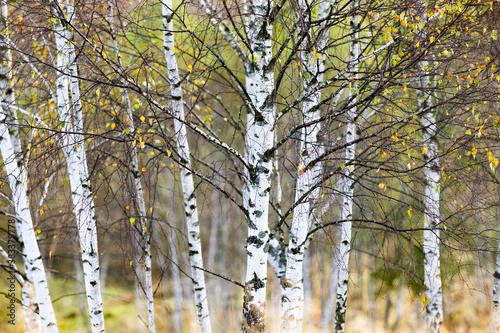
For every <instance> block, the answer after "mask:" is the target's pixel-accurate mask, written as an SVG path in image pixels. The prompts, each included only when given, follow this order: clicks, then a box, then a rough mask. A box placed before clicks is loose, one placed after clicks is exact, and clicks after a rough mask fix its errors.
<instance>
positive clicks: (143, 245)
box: [108, 1, 156, 333]
mask: <svg viewBox="0 0 500 333" xmlns="http://www.w3.org/2000/svg"><path fill="white" fill-rule="evenodd" d="M108 5H109V11H110V13H109V25H110V31H111V38H112V40H113V49H114V51H115V55H116V61H117V62H118V65H119V67H120V70H122V71H123V70H124V68H123V63H122V60H121V52H120V47H119V45H118V40H117V38H116V31H115V27H114V16H115V10H114V5H113V3H112V1H108ZM122 84H123V86H127V80H126V79H125V78H122ZM123 100H124V101H125V107H126V110H127V117H128V121H129V122H128V129H129V130H130V133H131V134H132V135H135V133H136V131H135V125H134V115H133V111H132V105H131V102H130V96H129V93H128V90H127V89H126V88H125V89H123ZM129 149H130V171H131V173H132V176H133V184H134V189H133V193H132V198H133V202H134V207H135V209H134V211H135V213H136V217H137V218H135V219H134V220H135V222H133V223H132V226H133V229H134V232H135V235H134V239H135V245H136V251H137V253H136V258H135V260H134V261H135V262H134V265H133V267H134V271H135V278H134V283H135V292H136V296H135V298H136V301H137V302H138V303H137V304H136V308H137V314H138V316H139V317H141V316H143V313H144V312H145V310H144V308H146V309H147V317H148V329H149V332H150V333H155V332H156V325H155V317H154V296H153V276H152V271H151V240H150V233H151V232H150V231H149V228H150V226H151V224H150V223H148V220H147V211H146V202H145V200H144V194H143V192H144V191H143V186H142V171H141V170H140V166H139V157H138V153H137V146H136V145H135V144H131V145H130V146H129ZM134 223H137V224H134ZM138 293H139V294H138ZM143 325H144V324H143V322H142V320H140V321H139V327H142V326H143ZM139 332H142V329H140V330H139Z"/></svg>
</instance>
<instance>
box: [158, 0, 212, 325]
mask: <svg viewBox="0 0 500 333" xmlns="http://www.w3.org/2000/svg"><path fill="white" fill-rule="evenodd" d="M172 8H173V7H172V0H166V1H163V2H162V13H163V43H164V45H163V48H164V53H165V59H166V62H167V69H168V79H169V80H170V85H171V90H170V94H171V96H172V111H173V113H174V114H175V116H176V119H175V120H174V128H175V133H176V144H177V153H178V155H179V158H180V161H181V163H182V165H183V166H182V167H180V174H181V184H182V194H183V198H184V212H185V215H186V225H187V231H188V246H189V261H190V264H191V278H192V281H193V291H194V298H195V305H196V312H197V317H198V323H199V325H200V331H201V332H211V331H212V329H211V324H210V316H209V311H208V302H207V291H206V288H205V276H204V273H203V271H202V270H200V269H197V268H196V267H200V268H203V258H202V254H201V240H200V227H199V220H198V210H197V202H196V196H195V193H194V184H193V175H192V173H191V171H190V169H191V156H190V149H189V142H188V140H187V131H186V126H185V124H184V119H185V115H184V105H183V97H182V87H181V79H180V76H179V70H178V67H177V59H176V56H175V54H174V46H175V44H174V26H173V20H172V19H173V15H174V12H173V10H172Z"/></svg>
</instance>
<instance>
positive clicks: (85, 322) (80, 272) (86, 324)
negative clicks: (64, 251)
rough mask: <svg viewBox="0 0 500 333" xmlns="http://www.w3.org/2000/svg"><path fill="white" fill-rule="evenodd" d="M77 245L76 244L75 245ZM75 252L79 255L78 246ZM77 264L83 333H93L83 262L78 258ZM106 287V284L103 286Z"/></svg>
mask: <svg viewBox="0 0 500 333" xmlns="http://www.w3.org/2000/svg"><path fill="white" fill-rule="evenodd" d="M75 245H76V244H75ZM75 251H76V253H78V246H75ZM74 264H75V273H76V274H75V279H76V283H77V285H78V293H79V295H78V307H79V309H80V314H81V316H82V318H83V331H85V332H91V330H90V325H89V318H88V317H87V312H86V306H85V304H86V300H85V279H84V277H83V270H82V262H81V261H80V258H79V257H76V258H75V260H74ZM103 286H104V284H103Z"/></svg>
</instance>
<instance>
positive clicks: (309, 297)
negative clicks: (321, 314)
mask: <svg viewBox="0 0 500 333" xmlns="http://www.w3.org/2000/svg"><path fill="white" fill-rule="evenodd" d="M303 268H304V269H303V276H304V316H305V318H306V324H307V326H310V327H312V325H313V322H312V318H311V306H312V301H313V291H312V284H311V278H312V270H311V252H310V251H309V248H307V249H306V250H305V253H304V266H303Z"/></svg>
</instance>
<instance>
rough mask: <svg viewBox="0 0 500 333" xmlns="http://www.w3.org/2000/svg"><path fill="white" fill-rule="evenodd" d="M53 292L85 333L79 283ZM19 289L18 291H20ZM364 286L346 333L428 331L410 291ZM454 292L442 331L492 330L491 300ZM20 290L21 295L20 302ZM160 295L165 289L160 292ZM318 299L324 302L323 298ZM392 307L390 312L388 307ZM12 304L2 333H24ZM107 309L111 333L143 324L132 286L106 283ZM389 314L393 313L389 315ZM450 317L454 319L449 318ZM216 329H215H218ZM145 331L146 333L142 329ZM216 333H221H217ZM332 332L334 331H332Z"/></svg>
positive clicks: (65, 324)
mask: <svg viewBox="0 0 500 333" xmlns="http://www.w3.org/2000/svg"><path fill="white" fill-rule="evenodd" d="M0 276H1V280H0V291H1V292H4V291H5V290H6V286H7V285H6V282H7V281H6V278H4V277H6V276H7V275H6V274H5V272H2V274H0ZM50 281H51V283H50V288H51V291H52V299H53V301H54V306H55V311H56V314H57V320H58V325H59V329H60V332H71V333H80V332H82V333H84V332H86V330H85V329H84V326H83V325H84V323H83V320H82V316H81V314H80V311H79V300H80V297H79V295H78V288H77V286H76V284H75V281H74V280H72V279H69V278H68V279H61V278H52V279H50ZM18 288H19V286H18ZM356 288H360V289H361V287H360V285H357V286H355V288H354V292H353V294H352V295H351V299H350V300H349V301H348V302H349V303H348V304H349V307H348V311H347V320H346V321H347V327H346V328H347V329H346V332H351V333H356V332H374V333H382V332H398V333H399V332H400V333H405V332H421V331H423V327H422V325H423V323H424V312H423V310H422V304H421V303H419V301H418V300H415V299H414V300H413V301H412V298H411V295H410V293H409V292H408V291H406V290H405V289H403V292H402V293H398V291H397V290H394V291H391V293H390V294H389V298H390V301H389V302H388V300H387V297H386V295H382V292H380V293H379V295H375V296H374V298H375V301H373V300H372V301H369V300H368V299H367V297H359V296H360V292H361V290H357V289H356ZM451 289H452V290H449V291H446V292H445V295H444V306H445V313H447V314H448V315H447V316H445V321H444V325H443V328H442V332H443V333H446V332H456V333H462V332H463V333H474V332H487V330H488V325H489V303H490V298H489V297H488V296H487V295H486V294H485V293H482V292H479V291H471V288H470V285H469V284H467V283H465V282H464V283H461V284H460V283H455V284H454V285H453V288H451ZM20 293H21V290H20V288H19V289H18V290H16V294H17V296H18V297H19V296H20ZM158 293H161V290H158ZM398 295H399V299H400V302H401V306H402V307H401V309H402V312H400V314H401V315H400V320H399V323H396V322H397V318H398V310H397V303H398ZM155 296H156V297H157V298H156V309H155V315H156V325H157V329H158V332H174V331H173V327H172V322H173V308H174V304H173V300H172V299H171V298H169V299H167V300H164V299H163V298H162V295H161V294H157V295H155ZM238 296H239V295H233V297H232V299H231V308H230V309H229V313H228V316H227V318H225V319H223V320H227V327H228V332H238V330H239V320H240V318H241V314H240V310H239V309H240V308H239V306H240V305H239V300H240V298H239V297H238ZM318 298H319V297H318ZM185 303H186V304H187V305H186V306H185V307H184V320H183V323H184V327H183V331H182V332H183V333H187V332H196V331H197V327H196V321H195V317H194V309H193V308H192V307H191V306H190V305H189V304H191V302H190V300H189V301H186V302H185ZM269 303H270V304H269V305H270V306H269V307H268V312H267V318H268V322H267V331H268V332H279V314H278V309H277V308H276V307H273V306H272V304H271V302H269ZM388 304H389V307H388ZM7 305H8V300H7V299H6V298H5V296H4V295H3V294H2V295H0V309H1V311H0V314H1V318H0V332H5V333H20V332H24V323H23V319H22V311H21V309H20V307H19V306H18V307H17V310H16V325H15V326H13V325H10V324H8V322H7V321H8V317H7V316H6V307H7ZM307 308H308V309H310V312H309V316H310V317H309V318H310V322H309V323H312V324H313V325H307V322H306V326H305V327H304V332H311V333H316V332H323V330H322V329H321V328H320V327H319V321H320V316H321V311H320V305H319V301H318V304H312V306H308V307H307ZM104 309H105V321H106V330H107V331H108V332H111V333H121V332H138V330H137V326H138V324H139V320H138V317H137V315H136V309H135V303H134V290H133V288H131V287H126V286H122V287H117V286H116V284H115V285H111V284H110V283H107V284H106V289H105V292H104ZM387 309H388V311H387ZM450 314H451V315H450ZM212 322H213V323H215V322H217V323H219V324H220V323H221V321H220V320H218V321H215V320H212ZM214 326H215V325H214ZM144 328H145V326H144ZM142 332H146V331H145V330H143V331H142ZM214 332H220V331H219V330H214ZM327 332H331V329H330V330H327Z"/></svg>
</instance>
